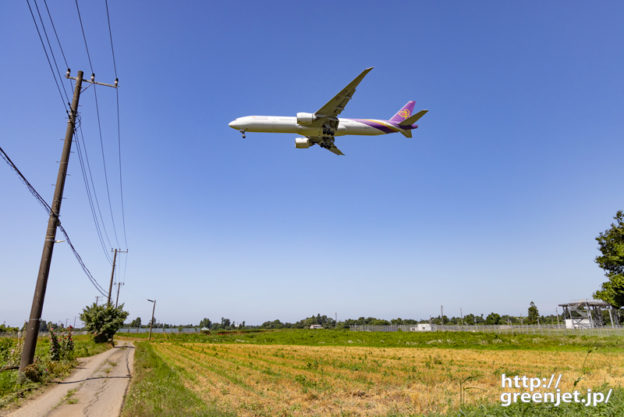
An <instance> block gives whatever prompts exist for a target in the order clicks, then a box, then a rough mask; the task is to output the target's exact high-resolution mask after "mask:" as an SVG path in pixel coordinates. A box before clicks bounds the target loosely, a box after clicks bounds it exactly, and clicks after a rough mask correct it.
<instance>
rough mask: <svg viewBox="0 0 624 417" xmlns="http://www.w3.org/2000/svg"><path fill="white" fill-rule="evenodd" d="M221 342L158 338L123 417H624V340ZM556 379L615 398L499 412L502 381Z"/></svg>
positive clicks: (143, 348)
mask: <svg viewBox="0 0 624 417" xmlns="http://www.w3.org/2000/svg"><path fill="white" fill-rule="evenodd" d="M220 333H221V334H214V333H213V334H204V335H201V334H191V335H188V334H187V335H184V334H175V335H166V334H165V335H162V334H159V335H153V342H152V343H151V344H150V343H147V342H145V341H141V340H144V339H143V338H142V337H141V338H138V339H136V340H140V342H139V343H137V351H136V356H135V363H136V364H137V365H136V375H135V377H134V378H133V383H132V386H131V388H130V391H129V395H128V398H127V402H126V407H125V409H124V415H125V416H134V415H138V416H152V415H154V416H155V415H172V416H177V415H192V416H203V415H207V416H221V415H228V414H224V413H226V412H228V413H233V415H236V416H243V417H245V416H249V417H251V416H254V417H255V416H275V415H281V416H314V415H317V416H325V415H328V416H329V415H335V416H383V417H389V416H396V417H407V416H423V415H425V416H431V417H433V416H435V417H438V416H458V417H459V416H475V417H476V416H483V415H489V416H500V417H503V416H516V415H525V416H570V417H571V416H586V415H589V416H619V415H624V391H623V390H622V389H621V388H618V387H622V386H623V385H624V350H623V349H622V346H623V345H622V342H623V340H624V338H623V337H621V336H608V337H585V336H582V335H557V336H533V335H495V334H491V333H407V332H405V333H403V334H401V332H394V333H374V332H349V331H339V330H280V331H261V332H259V331H255V332H240V331H236V332H220ZM133 336H134V335H133ZM141 336H142V335H141ZM141 356H144V358H141ZM139 363H140V364H141V365H139ZM553 373H555V374H559V373H560V374H562V379H561V384H560V386H559V388H560V389H561V390H562V392H566V391H572V390H574V389H577V390H579V391H581V392H585V390H586V389H587V388H592V389H594V390H597V391H601V392H606V391H608V389H610V388H615V389H614V391H613V394H612V396H611V399H610V402H609V403H608V404H605V405H601V406H599V407H595V408H594V407H584V406H583V405H575V404H566V405H561V406H559V407H552V406H549V405H543V404H531V405H526V404H515V405H511V406H510V407H502V406H501V405H500V394H501V392H502V391H503V389H502V388H501V375H502V374H505V375H527V376H534V377H540V378H549V377H550V376H551V374H553ZM511 391H513V390H511ZM525 391H526V390H525ZM519 392H522V391H519ZM170 397H171V399H169V398H170ZM176 404H177V405H176ZM185 404H186V405H185ZM177 410H180V411H179V412H178V411H177Z"/></svg>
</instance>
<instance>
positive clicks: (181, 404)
mask: <svg viewBox="0 0 624 417" xmlns="http://www.w3.org/2000/svg"><path fill="white" fill-rule="evenodd" d="M121 415H122V417H151V416H167V417H178V416H179V417H231V416H234V414H231V413H226V412H223V411H220V410H218V409H217V407H216V406H215V405H214V404H206V403H204V402H203V401H202V400H201V399H200V398H199V397H198V396H197V395H195V394H194V393H193V392H192V391H190V390H189V389H187V388H186V387H185V386H184V384H183V383H182V378H180V374H179V372H178V370H176V369H174V368H172V367H170V366H169V365H167V363H165V361H163V359H162V358H161V357H160V356H158V355H157V354H156V352H154V349H152V346H151V345H150V344H149V343H147V342H139V343H136V351H135V355H134V376H133V377H132V383H131V385H130V389H129V391H128V395H127V396H126V401H125V404H124V408H123V411H122V414H121Z"/></svg>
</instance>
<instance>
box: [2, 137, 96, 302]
mask: <svg viewBox="0 0 624 417" xmlns="http://www.w3.org/2000/svg"><path fill="white" fill-rule="evenodd" d="M0 154H2V159H4V161H5V162H6V163H7V164H8V165H9V166H10V167H11V168H13V170H14V171H15V173H16V174H17V175H18V176H19V177H20V179H21V180H22V182H23V183H24V185H26V188H28V191H30V193H31V194H32V195H33V196H34V197H35V198H36V199H37V200H38V201H39V203H40V204H41V205H42V206H43V207H44V208H45V209H46V211H47V212H48V214H51V215H53V216H54V217H56V219H57V221H58V228H59V229H61V232H62V233H63V235H64V236H65V240H66V241H67V244H68V245H69V247H70V248H71V250H72V252H73V253H74V256H75V257H76V260H77V261H78V263H79V264H80V266H81V268H82V270H83V271H84V273H85V275H86V276H87V278H88V279H89V281H91V284H93V286H94V287H95V289H96V290H97V291H98V292H99V293H100V294H102V295H106V291H104V288H102V286H101V285H100V284H99V283H98V282H97V280H96V279H95V278H94V277H93V274H91V271H89V268H87V266H86V265H85V263H84V262H83V260H82V257H81V256H80V254H79V253H78V251H77V250H76V248H75V247H74V244H73V243H72V241H71V239H70V238H69V234H68V233H67V230H65V228H64V227H63V225H62V224H61V220H60V219H59V218H58V215H57V214H56V213H53V212H52V207H50V205H49V204H48V203H47V202H46V201H45V200H44V199H43V197H41V194H39V193H38V192H37V190H36V189H35V187H33V186H32V184H30V182H29V181H28V180H27V179H26V177H25V176H24V174H22V172H21V171H20V170H19V168H18V167H17V166H16V165H15V163H14V162H13V161H12V160H11V158H10V157H9V155H7V153H6V152H5V151H4V149H2V147H0Z"/></svg>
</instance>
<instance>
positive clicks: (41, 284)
mask: <svg viewBox="0 0 624 417" xmlns="http://www.w3.org/2000/svg"><path fill="white" fill-rule="evenodd" d="M66 76H67V78H70V79H73V80H76V85H75V87H74V97H73V99H72V103H71V106H70V112H69V120H68V121H67V129H66V130H65V142H64V144H63V152H62V153H61V160H60V164H59V170H58V175H57V177H56V187H55V189H54V197H53V198H52V206H51V210H50V218H49V219H48V227H47V229H46V235H45V239H44V241H43V251H42V253H41V262H40V264H39V273H38V274H37V284H36V285H35V293H34V295H33V302H32V306H31V308H30V318H29V319H28V323H27V325H26V336H25V337H24V348H23V349H22V357H21V360H20V366H19V372H20V378H21V377H22V376H23V375H24V369H26V367H27V366H28V365H30V364H31V363H33V359H34V358H35V348H36V347H37V336H38V335H39V324H40V321H41V312H42V311H43V301H44V299H45V292H46V287H47V286H48V275H49V273H50V264H51V262H52V252H53V250H54V243H55V241H56V228H57V226H58V225H59V215H60V213H61V202H62V200H63V190H64V189H65V177H66V176H67V166H68V165H69V154H70V153H71V145H72V139H73V136H74V130H75V128H76V118H77V116H78V102H79V100H80V92H81V90H82V83H83V81H84V82H87V83H91V84H99V85H105V86H107V87H114V88H117V80H115V84H114V85H112V84H104V83H98V82H95V75H94V74H91V80H84V79H83V76H84V73H83V72H82V71H78V74H77V76H76V77H70V71H69V69H68V70H67V75H66Z"/></svg>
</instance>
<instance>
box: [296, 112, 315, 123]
mask: <svg viewBox="0 0 624 417" xmlns="http://www.w3.org/2000/svg"><path fill="white" fill-rule="evenodd" d="M315 120H316V115H314V114H312V113H297V124H300V125H303V126H309V125H311V124H312V123H313V122H314V121H315Z"/></svg>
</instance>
